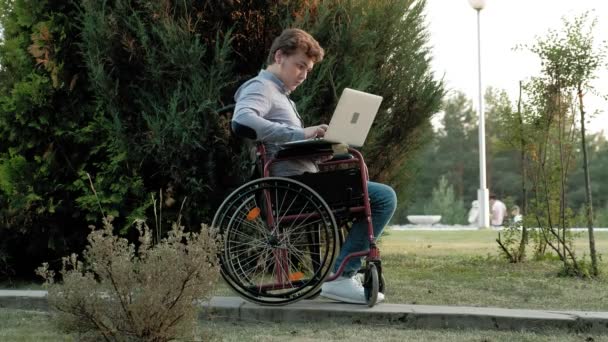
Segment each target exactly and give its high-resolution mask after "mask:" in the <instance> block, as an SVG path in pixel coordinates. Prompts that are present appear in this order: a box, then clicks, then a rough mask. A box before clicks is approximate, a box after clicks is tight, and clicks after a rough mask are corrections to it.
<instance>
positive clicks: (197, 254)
mask: <svg viewBox="0 0 608 342" xmlns="http://www.w3.org/2000/svg"><path fill="white" fill-rule="evenodd" d="M137 230H138V232H139V243H138V246H137V247H136V246H135V245H134V244H133V243H129V241H128V240H127V239H125V238H121V237H118V236H115V235H114V234H113V227H112V225H111V219H108V220H104V228H103V229H98V230H93V231H92V232H91V234H90V235H89V237H88V241H89V245H88V247H87V249H86V251H85V252H84V260H83V261H80V260H78V258H77V256H76V254H72V255H71V256H69V257H64V258H63V267H62V269H61V277H62V280H63V281H62V283H55V281H54V277H55V273H54V272H53V271H51V270H49V268H48V264H44V265H43V266H42V267H40V268H39V269H38V270H37V273H38V274H39V275H41V276H42V277H44V278H45V280H46V285H47V287H48V291H49V303H50V304H51V306H53V307H54V308H55V309H57V312H58V314H57V315H56V316H55V317H56V318H55V319H56V321H57V323H58V324H59V325H60V326H61V327H62V329H63V330H66V331H68V332H70V333H75V334H77V336H78V337H79V339H90V340H93V339H101V338H103V339H104V340H106V341H133V340H137V341H170V340H174V339H175V338H178V337H186V338H188V337H189V338H191V337H192V336H188V335H189V334H192V333H193V331H194V329H193V328H194V326H195V325H196V324H197V316H198V315H197V314H198V308H197V307H196V305H195V304H194V302H195V301H198V300H202V299H208V298H210V297H211V293H212V291H213V289H214V287H215V285H216V283H217V281H218V278H219V260H218V258H217V253H218V250H217V242H218V241H217V236H216V235H215V233H214V232H213V231H211V230H209V229H208V228H207V227H205V226H203V227H202V230H201V232H200V233H199V234H195V233H185V232H184V227H183V226H180V224H179V222H178V223H176V224H174V225H173V228H172V229H171V231H170V232H169V234H168V236H167V238H165V239H163V240H161V241H160V242H159V243H158V244H156V245H152V235H151V232H150V229H148V227H147V226H146V225H145V224H143V222H142V221H138V222H137Z"/></svg>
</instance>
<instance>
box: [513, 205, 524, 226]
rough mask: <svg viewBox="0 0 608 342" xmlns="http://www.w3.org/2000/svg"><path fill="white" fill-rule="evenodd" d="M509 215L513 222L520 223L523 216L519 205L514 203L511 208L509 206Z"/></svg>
mask: <svg viewBox="0 0 608 342" xmlns="http://www.w3.org/2000/svg"><path fill="white" fill-rule="evenodd" d="M511 217H512V218H513V219H512V222H513V223H514V224H521V221H523V216H522V215H521V213H520V210H519V206H517V205H514V206H513V208H511Z"/></svg>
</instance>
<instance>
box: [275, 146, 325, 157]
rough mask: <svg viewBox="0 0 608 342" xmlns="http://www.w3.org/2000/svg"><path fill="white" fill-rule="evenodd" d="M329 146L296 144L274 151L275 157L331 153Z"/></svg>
mask: <svg viewBox="0 0 608 342" xmlns="http://www.w3.org/2000/svg"><path fill="white" fill-rule="evenodd" d="M332 153H333V150H332V148H331V145H330V146H298V147H291V148H285V149H282V150H280V151H279V152H277V153H276V155H275V158H277V159H280V158H288V157H305V156H310V155H313V154H332Z"/></svg>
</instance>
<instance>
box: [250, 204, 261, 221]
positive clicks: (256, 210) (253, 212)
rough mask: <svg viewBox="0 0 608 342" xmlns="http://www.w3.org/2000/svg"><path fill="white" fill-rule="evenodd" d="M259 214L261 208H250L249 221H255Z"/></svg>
mask: <svg viewBox="0 0 608 342" xmlns="http://www.w3.org/2000/svg"><path fill="white" fill-rule="evenodd" d="M258 216H260V208H258V207H255V208H253V209H251V210H249V213H248V214H247V221H253V220H255V219H256V218H258Z"/></svg>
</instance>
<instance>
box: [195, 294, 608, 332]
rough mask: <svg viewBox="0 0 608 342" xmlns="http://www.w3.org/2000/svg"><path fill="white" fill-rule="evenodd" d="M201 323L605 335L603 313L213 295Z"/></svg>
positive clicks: (606, 320) (607, 323)
mask: <svg viewBox="0 0 608 342" xmlns="http://www.w3.org/2000/svg"><path fill="white" fill-rule="evenodd" d="M203 307H204V310H203V312H202V313H201V319H209V318H211V319H228V320H230V319H232V320H243V321H271V322H315V321H327V320H332V321H342V322H345V323H354V324H383V325H387V324H391V325H399V326H402V327H404V328H422V329H443V328H451V329H488V330H512V331H520V330H543V329H565V330H568V331H572V332H595V333H608V312H582V311H544V310H519V309H501V308H479V307H464V306H434V305H404V304H379V305H376V306H374V307H373V308H368V307H367V306H364V305H351V304H341V303H336V302H331V301H323V300H312V301H307V300H305V301H301V302H298V303H294V304H291V305H287V306H260V305H256V304H252V303H249V302H246V301H244V300H243V299H240V298H236V297H214V298H212V299H211V301H210V302H208V303H205V304H204V305H203Z"/></svg>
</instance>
